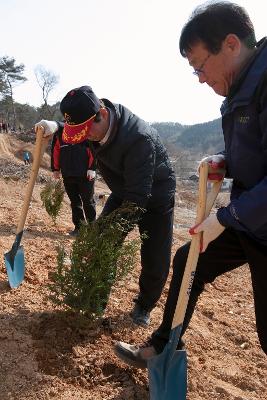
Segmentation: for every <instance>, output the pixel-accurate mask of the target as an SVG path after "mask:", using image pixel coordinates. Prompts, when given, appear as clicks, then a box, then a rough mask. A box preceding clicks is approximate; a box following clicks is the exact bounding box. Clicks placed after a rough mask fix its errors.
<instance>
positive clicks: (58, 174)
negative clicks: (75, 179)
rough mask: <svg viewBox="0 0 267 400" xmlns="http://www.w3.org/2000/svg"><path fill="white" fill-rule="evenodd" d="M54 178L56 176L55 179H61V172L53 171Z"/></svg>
mask: <svg viewBox="0 0 267 400" xmlns="http://www.w3.org/2000/svg"><path fill="white" fill-rule="evenodd" d="M53 176H54V179H59V178H60V171H53Z"/></svg>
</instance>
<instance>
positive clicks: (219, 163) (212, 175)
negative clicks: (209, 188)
mask: <svg viewBox="0 0 267 400" xmlns="http://www.w3.org/2000/svg"><path fill="white" fill-rule="evenodd" d="M203 162H206V163H208V164H209V166H210V168H211V171H212V170H214V172H211V171H210V170H209V175H208V179H210V180H222V179H223V178H224V172H225V171H223V170H224V169H225V156H224V155H223V154H214V155H213V156H208V157H204V158H202V160H201V161H200V162H199V164H198V168H197V171H198V172H199V167H200V165H201V164H202V163H203ZM216 170H219V171H216Z"/></svg>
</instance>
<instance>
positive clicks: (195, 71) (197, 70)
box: [193, 54, 211, 76]
mask: <svg viewBox="0 0 267 400" xmlns="http://www.w3.org/2000/svg"><path fill="white" fill-rule="evenodd" d="M210 56H211V54H208V55H207V57H206V58H205V60H204V61H203V63H202V64H201V65H200V67H199V68H196V69H195V70H194V71H193V74H194V75H196V76H199V75H200V74H202V73H204V67H205V64H206V62H207V61H208V59H209V58H210Z"/></svg>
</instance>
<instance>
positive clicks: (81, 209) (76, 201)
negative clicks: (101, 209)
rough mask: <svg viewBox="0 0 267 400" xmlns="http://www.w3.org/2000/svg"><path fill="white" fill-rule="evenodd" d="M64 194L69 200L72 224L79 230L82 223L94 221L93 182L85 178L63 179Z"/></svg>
mask: <svg viewBox="0 0 267 400" xmlns="http://www.w3.org/2000/svg"><path fill="white" fill-rule="evenodd" d="M63 181H64V186H65V189H66V193H67V195H68V197H69V199H70V204H71V211H72V222H73V223H74V225H75V228H77V229H79V227H80V225H81V223H82V222H83V221H85V220H86V221H87V222H91V221H94V220H95V217H96V210H95V201H94V180H92V181H89V180H88V179H87V178H86V177H76V176H75V177H63Z"/></svg>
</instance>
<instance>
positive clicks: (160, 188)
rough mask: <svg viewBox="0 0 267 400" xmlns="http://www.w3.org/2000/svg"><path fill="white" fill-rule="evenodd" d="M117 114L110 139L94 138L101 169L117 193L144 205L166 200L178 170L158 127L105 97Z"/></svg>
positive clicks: (170, 196)
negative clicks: (173, 164) (103, 140)
mask: <svg viewBox="0 0 267 400" xmlns="http://www.w3.org/2000/svg"><path fill="white" fill-rule="evenodd" d="M102 100H103V102H104V104H105V106H106V107H108V108H109V109H110V110H111V112H112V114H113V116H114V117H115V118H114V123H113V126H112V131H111V134H110V136H109V138H108V140H107V142H106V143H105V144H103V145H99V144H98V143H97V142H93V143H92V145H93V148H94V154H95V156H96V159H97V166H98V169H99V171H100V173H101V175H102V177H103V179H104V181H105V182H106V184H107V185H108V187H109V188H110V190H111V192H112V194H113V195H115V196H116V197H117V198H119V199H121V200H123V201H124V200H126V201H130V202H134V203H135V204H137V205H138V206H139V207H142V208H146V209H147V208H153V207H157V206H159V205H163V204H166V202H168V201H170V199H172V198H173V196H174V193H175V183H176V180H175V174H174V171H173V169H172V166H171V163H170V160H169V158H168V155H167V152H166V149H165V147H164V146H163V144H162V142H161V140H160V137H159V135H158V133H157V131H156V130H155V129H154V128H152V127H151V126H150V125H149V124H148V123H146V122H145V121H143V120H142V119H141V118H139V117H137V116H136V115H134V114H133V113H132V112H131V111H130V110H128V109H127V108H126V107H124V106H122V105H121V104H113V103H111V102H110V101H109V100H107V99H102Z"/></svg>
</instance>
